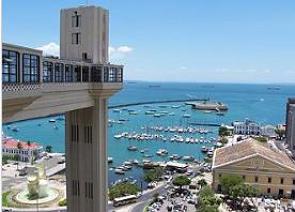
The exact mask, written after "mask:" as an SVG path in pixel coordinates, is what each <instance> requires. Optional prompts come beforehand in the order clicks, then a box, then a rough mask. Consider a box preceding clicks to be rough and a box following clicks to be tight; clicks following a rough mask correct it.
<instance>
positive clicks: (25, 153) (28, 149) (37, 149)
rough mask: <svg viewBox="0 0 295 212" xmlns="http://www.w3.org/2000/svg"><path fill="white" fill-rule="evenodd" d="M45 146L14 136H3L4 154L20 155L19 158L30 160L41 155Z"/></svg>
mask: <svg viewBox="0 0 295 212" xmlns="http://www.w3.org/2000/svg"><path fill="white" fill-rule="evenodd" d="M42 150H43V147H42V146H40V145H39V144H37V143H28V142H25V141H19V140H16V139H13V138H2V155H7V156H12V157H13V156H16V155H18V156H19V160H21V161H24V162H28V161H31V160H32V159H33V158H39V157H40V156H41V153H42Z"/></svg>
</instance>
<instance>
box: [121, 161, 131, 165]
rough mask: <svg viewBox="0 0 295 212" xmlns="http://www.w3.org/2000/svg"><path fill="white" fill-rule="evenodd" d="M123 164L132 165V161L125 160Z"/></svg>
mask: <svg viewBox="0 0 295 212" xmlns="http://www.w3.org/2000/svg"><path fill="white" fill-rule="evenodd" d="M123 164H124V165H125V166H132V162H130V161H125V162H124V163H123Z"/></svg>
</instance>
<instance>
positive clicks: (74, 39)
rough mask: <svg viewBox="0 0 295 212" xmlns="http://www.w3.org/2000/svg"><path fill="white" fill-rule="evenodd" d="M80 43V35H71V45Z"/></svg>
mask: <svg viewBox="0 0 295 212" xmlns="http://www.w3.org/2000/svg"><path fill="white" fill-rule="evenodd" d="M80 43H81V33H72V44H80Z"/></svg>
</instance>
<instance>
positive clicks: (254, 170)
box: [212, 138, 295, 199]
mask: <svg viewBox="0 0 295 212" xmlns="http://www.w3.org/2000/svg"><path fill="white" fill-rule="evenodd" d="M212 169H213V188H214V189H215V190H216V191H218V192H220V191H221V185H220V181H219V179H220V178H221V177H222V176H225V175H238V176H241V177H242V178H243V179H244V181H245V183H247V184H250V185H252V186H254V187H255V188H257V189H258V191H259V192H260V193H261V194H264V195H271V196H279V197H291V198H293V199H295V162H294V161H293V160H292V159H291V158H289V157H288V156H287V154H286V153H285V152H282V151H280V150H279V149H277V148H276V147H274V146H269V144H266V143H261V142H259V141H256V140H255V139H253V138H248V139H246V140H243V141H241V142H239V143H237V144H234V145H230V146H226V147H222V148H219V149H216V150H215V152H214V156H213V165H212Z"/></svg>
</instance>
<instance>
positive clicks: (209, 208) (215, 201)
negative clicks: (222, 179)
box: [197, 186, 221, 212]
mask: <svg viewBox="0 0 295 212" xmlns="http://www.w3.org/2000/svg"><path fill="white" fill-rule="evenodd" d="M220 203H221V200H220V199H219V198H217V197H216V196H215V193H214V192H213V190H212V189H211V188H210V187H209V186H204V187H203V188H202V189H201V190H200V193H199V197H198V205H197V211H198V212H217V211H218V207H219V205H220Z"/></svg>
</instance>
